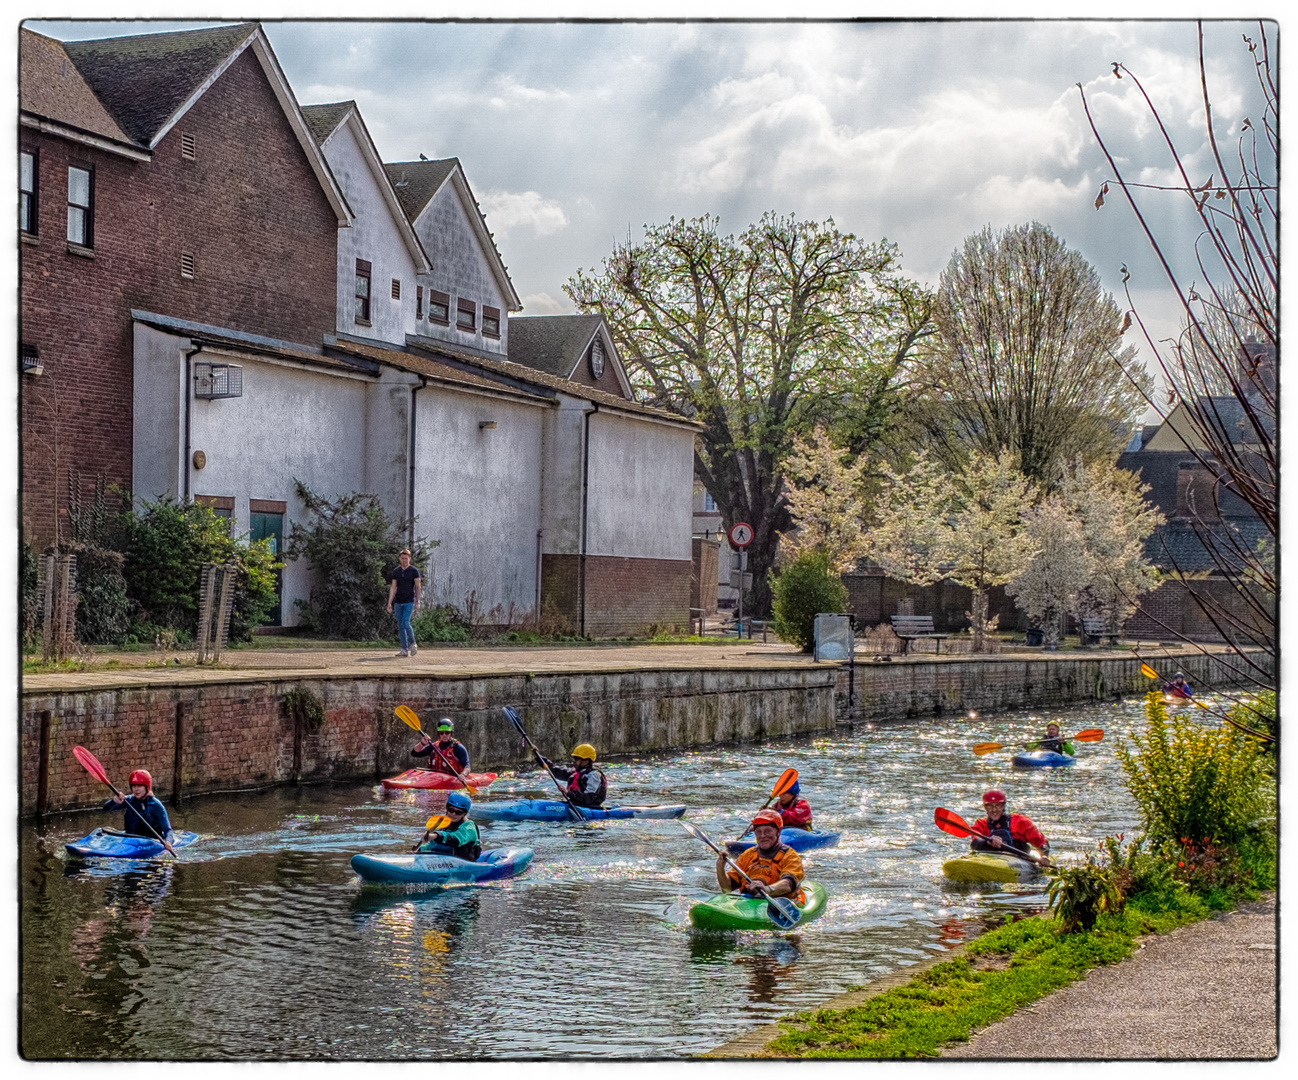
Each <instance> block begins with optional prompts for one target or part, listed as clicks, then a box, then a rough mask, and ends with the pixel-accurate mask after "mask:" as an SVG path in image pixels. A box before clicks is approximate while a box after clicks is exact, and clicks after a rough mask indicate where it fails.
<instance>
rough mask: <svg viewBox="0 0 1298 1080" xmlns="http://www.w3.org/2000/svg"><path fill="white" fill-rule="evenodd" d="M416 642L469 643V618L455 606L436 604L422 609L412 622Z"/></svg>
mask: <svg viewBox="0 0 1298 1080" xmlns="http://www.w3.org/2000/svg"><path fill="white" fill-rule="evenodd" d="M410 627H411V629H412V630H414V632H415V641H417V642H424V641H468V640H469V622H468V617H467V616H466V615H465V614H464V612H462V611H461V610H460V609H459V608H457V607H456V606H455V605H454V604H435V605H433V606H432V607H426V608H420V610H419V614H418V615H416V616H415V617H414V618H413V619H411V620H410Z"/></svg>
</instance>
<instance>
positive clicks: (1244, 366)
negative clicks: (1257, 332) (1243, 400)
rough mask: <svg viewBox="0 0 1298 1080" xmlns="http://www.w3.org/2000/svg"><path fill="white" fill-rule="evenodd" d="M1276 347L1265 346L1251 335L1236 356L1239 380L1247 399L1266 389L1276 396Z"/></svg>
mask: <svg viewBox="0 0 1298 1080" xmlns="http://www.w3.org/2000/svg"><path fill="white" fill-rule="evenodd" d="M1275 359H1276V357H1275V346H1274V345H1263V344H1262V343H1260V342H1259V341H1258V340H1257V338H1256V337H1254V336H1253V335H1252V334H1249V335H1248V337H1246V338H1245V339H1244V344H1243V345H1241V346H1240V347H1239V351H1238V352H1237V353H1236V354H1235V360H1236V363H1237V364H1238V365H1239V371H1238V376H1237V377H1238V379H1239V386H1240V389H1241V390H1242V391H1243V392H1244V396H1245V397H1249V398H1251V397H1253V396H1254V395H1255V394H1260V393H1261V392H1262V391H1263V390H1264V389H1265V390H1267V391H1269V392H1270V393H1271V394H1272V395H1274V394H1275Z"/></svg>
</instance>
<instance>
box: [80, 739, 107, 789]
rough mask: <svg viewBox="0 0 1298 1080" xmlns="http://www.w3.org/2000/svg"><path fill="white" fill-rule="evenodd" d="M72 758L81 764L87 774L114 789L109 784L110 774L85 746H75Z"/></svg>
mask: <svg viewBox="0 0 1298 1080" xmlns="http://www.w3.org/2000/svg"><path fill="white" fill-rule="evenodd" d="M72 756H73V757H74V758H76V759H77V760H78V761H79V762H81V764H82V766H84V768H85V770H86V772H88V773H89V774H90V775H91V776H93V777H94V778H95V779H96V780H98V781H99V782H100V783H101V784H108V786H109V787H112V784H111V783H109V780H108V773H106V772H105V771H104V767H103V766H102V765H100V764H99V759H98V758H97V757H95V755H94V754H92V753H91V752H90V751H89V750H87V749H86V748H85V747H84V746H74V747H73V748H72Z"/></svg>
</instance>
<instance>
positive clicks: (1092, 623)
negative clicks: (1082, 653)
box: [1080, 618, 1118, 645]
mask: <svg viewBox="0 0 1298 1080" xmlns="http://www.w3.org/2000/svg"><path fill="white" fill-rule="evenodd" d="M1101 638H1108V639H1109V644H1110V645H1116V644H1117V643H1118V634H1117V632H1116V631H1114V632H1113V633H1110V632H1109V630H1108V628H1107V627H1106V626H1105V623H1104V620H1103V619H1099V618H1096V619H1083V620H1082V633H1081V642H1080V644H1082V645H1091V644H1094V643H1097V642H1099V641H1100V639H1101Z"/></svg>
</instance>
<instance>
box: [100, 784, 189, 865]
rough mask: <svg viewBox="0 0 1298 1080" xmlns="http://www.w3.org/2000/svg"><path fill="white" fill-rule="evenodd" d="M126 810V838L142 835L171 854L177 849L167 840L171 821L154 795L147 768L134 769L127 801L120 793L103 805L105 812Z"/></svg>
mask: <svg viewBox="0 0 1298 1080" xmlns="http://www.w3.org/2000/svg"><path fill="white" fill-rule="evenodd" d="M123 807H125V808H126V817H125V820H124V821H123V823H122V831H123V832H124V833H126V835H127V836H143V837H146V838H147V839H149V840H161V841H162V846H163V847H165V848H166V849H167V850H168V851H170V852H171V854H173V855H174V854H176V849H175V848H173V847H172V846H171V843H170V842H169V841H168V840H167V834H168V833H169V832H171V820H170V819H169V818H168V817H167V808H166V807H165V806H163V805H162V803H160V802H159V801H158V800H157V799H156V798H155V797H154V795H153V776H152V774H151V773H150V772H149V771H148V770H147V769H136V770H135V772H133V773H131V794H130V796H129V798H128V797H127V796H125V795H123V794H121V793H120V792H115V793H114V794H113V797H112V798H111V799H109V800H108V801H107V802H106V803H104V807H103V808H104V809H105V810H120V809H122V808H123Z"/></svg>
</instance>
